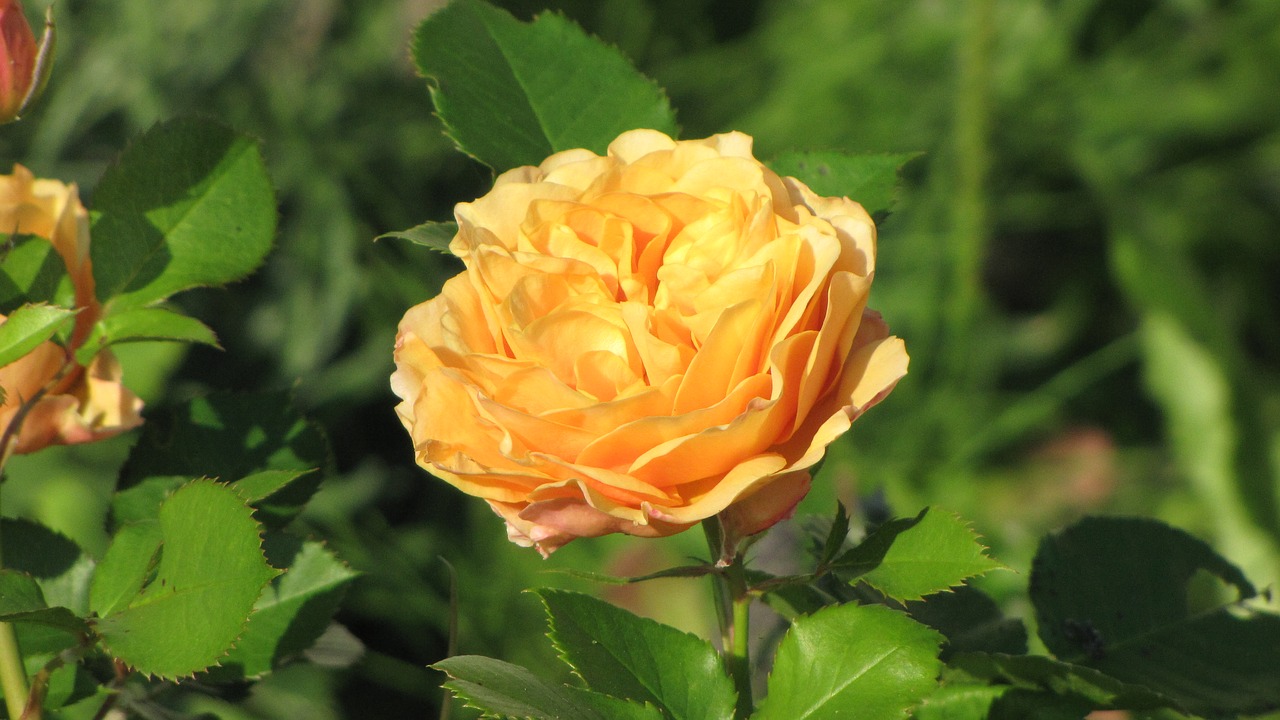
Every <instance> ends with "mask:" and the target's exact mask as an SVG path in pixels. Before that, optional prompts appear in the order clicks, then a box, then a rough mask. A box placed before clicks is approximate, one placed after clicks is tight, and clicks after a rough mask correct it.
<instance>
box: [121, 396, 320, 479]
mask: <svg viewBox="0 0 1280 720" xmlns="http://www.w3.org/2000/svg"><path fill="white" fill-rule="evenodd" d="M328 462H329V445H328V441H327V440H326V439H325V437H324V434H323V433H322V432H321V431H320V429H319V428H317V427H316V426H315V425H313V424H312V423H310V422H309V421H307V419H306V418H304V417H303V416H302V414H301V413H299V412H298V411H297V409H295V408H294V406H293V403H292V401H291V399H290V396H289V393H287V392H267V393H236V394H217V395H209V396H207V397H202V398H196V399H194V400H191V401H188V402H186V403H183V404H181V405H178V406H175V407H172V408H168V409H167V410H162V411H155V412H152V413H149V414H148V416H147V423H146V425H144V426H143V429H142V434H141V437H140V438H139V439H138V443H137V445H135V446H134V448H133V451H132V452H131V453H130V454H129V459H128V460H127V461H126V462H125V466H124V468H123V469H122V470H121V472H120V487H121V488H130V487H132V486H134V485H136V484H137V483H139V482H141V481H142V480H144V479H146V478H149V477H154V476H187V477H200V476H209V477H217V478H221V479H223V480H225V481H228V482H229V481H231V480H236V479H240V478H244V477H246V476H248V475H252V474H254V473H257V472H260V471H263V470H289V471H309V470H313V469H315V468H318V467H322V466H324V465H327V464H328ZM318 483H319V474H318V473H313V474H311V475H308V476H305V477H302V478H301V479H300V480H298V482H297V483H296V484H298V485H309V486H310V491H309V492H307V493H306V494H307V496H308V497H309V496H310V492H314V490H315V485H316V484H318Z"/></svg>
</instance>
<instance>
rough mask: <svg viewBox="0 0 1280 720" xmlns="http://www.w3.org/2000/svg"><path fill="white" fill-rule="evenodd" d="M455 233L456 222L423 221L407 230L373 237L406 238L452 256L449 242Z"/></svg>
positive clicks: (378, 238)
mask: <svg viewBox="0 0 1280 720" xmlns="http://www.w3.org/2000/svg"><path fill="white" fill-rule="evenodd" d="M457 234H458V223H456V222H424V223H422V224H421V225H415V226H414V227H411V228H409V229H408V230H401V231H399V232H389V233H383V234H381V235H379V236H378V237H376V238H374V240H383V239H386V238H396V239H399V240H408V241H409V242H411V243H414V244H417V245H422V246H423V247H426V248H430V249H431V250H435V251H436V252H438V253H442V254H445V255H449V256H452V255H453V253H452V252H450V251H449V243H451V242H453V236H454V235H457Z"/></svg>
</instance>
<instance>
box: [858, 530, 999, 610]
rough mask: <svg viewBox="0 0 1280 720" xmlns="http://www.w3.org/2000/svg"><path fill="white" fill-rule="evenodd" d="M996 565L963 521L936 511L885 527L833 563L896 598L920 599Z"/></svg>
mask: <svg viewBox="0 0 1280 720" xmlns="http://www.w3.org/2000/svg"><path fill="white" fill-rule="evenodd" d="M1000 567H1003V566H1002V565H1000V563H998V562H996V561H995V560H992V559H991V558H989V557H987V555H986V548H985V547H984V546H983V545H982V543H980V542H978V537H977V535H976V534H974V532H973V530H971V529H970V528H969V526H968V525H967V524H966V523H965V522H964V521H963V520H961V519H960V518H958V517H956V516H955V515H952V514H951V513H948V512H946V511H943V510H939V509H937V508H925V509H924V510H922V511H921V512H920V514H919V515H917V516H916V517H914V518H912V519H910V520H907V519H897V520H890V521H888V522H886V523H884V524H883V525H881V526H880V527H878V528H876V530H875V532H873V533H871V534H870V535H868V536H867V538H866V539H865V540H863V541H862V542H861V543H860V544H859V545H858V546H857V547H855V548H853V549H851V550H849V551H847V552H845V553H844V554H843V555H841V556H840V557H839V558H838V559H837V560H836V562H835V564H834V565H833V568H834V569H836V570H837V571H838V572H839V574H840V575H841V577H844V578H846V579H849V580H851V581H852V580H854V579H856V580H861V581H862V582H865V583H866V584H868V585H870V586H871V587H873V588H875V589H876V590H879V591H880V592H882V593H884V594H885V595H887V596H889V597H891V598H894V599H895V600H919V599H920V598H922V597H924V596H925V595H931V594H933V593H936V592H940V591H942V590H946V589H947V588H950V587H954V586H956V585H959V584H960V583H962V582H964V581H965V580H966V579H968V578H971V577H975V576H978V575H982V574H983V573H986V572H989V571H991V570H994V569H996V568H1000Z"/></svg>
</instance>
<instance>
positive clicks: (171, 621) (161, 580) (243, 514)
mask: <svg viewBox="0 0 1280 720" xmlns="http://www.w3.org/2000/svg"><path fill="white" fill-rule="evenodd" d="M158 526H159V529H160V535H161V538H162V545H161V546H160V554H159V559H158V562H157V564H156V567H155V572H154V573H151V572H149V571H146V570H144V571H143V573H142V574H143V575H144V579H143V583H142V586H141V588H140V589H139V590H138V591H137V592H136V593H135V594H133V595H132V597H128V598H127V599H126V596H127V595H128V593H127V592H124V590H126V589H127V586H128V585H131V584H132V581H135V580H136V578H137V576H138V573H137V569H138V568H141V567H144V566H145V564H148V563H149V562H150V558H152V557H154V556H155V552H154V551H152V552H151V553H150V554H149V555H148V553H147V552H146V550H147V549H148V548H149V547H150V545H149V544H148V543H145V542H139V541H138V540H139V538H133V539H132V540H131V544H132V545H133V546H134V549H135V550H139V549H140V550H141V552H134V553H133V554H131V555H130V557H129V558H128V562H127V563H124V564H126V565H128V568H129V569H130V570H131V571H133V573H132V574H131V575H129V574H122V575H119V576H114V575H113V577H112V581H111V582H110V583H109V589H110V590H111V591H112V592H106V591H99V588H98V587H97V581H96V579H95V587H94V588H93V593H92V595H93V598H94V599H95V606H97V607H102V608H103V609H104V610H105V611H106V612H105V614H103V615H102V617H101V618H100V619H99V620H98V621H97V631H98V634H99V635H100V636H101V638H102V641H103V644H104V645H105V647H106V648H107V650H108V651H109V652H110V653H111V654H112V655H113V656H114V657H115V658H117V659H118V660H120V661H122V662H124V663H125V664H127V665H129V666H131V667H133V668H136V669H137V670H138V671H139V672H143V673H146V674H148V675H156V676H159V677H162V678H177V677H180V676H185V675H190V674H191V673H194V672H197V671H199V670H203V669H205V668H208V667H209V666H211V665H213V664H214V663H216V662H218V660H219V659H220V658H222V657H223V656H225V655H226V653H227V651H228V650H230V649H231V646H232V644H233V643H234V642H235V640H236V638H238V637H239V636H240V635H241V633H242V632H243V631H244V627H245V623H246V621H247V619H248V617H249V613H250V612H251V611H252V610H253V606H254V603H255V602H256V601H257V599H258V596H259V595H260V594H261V592H262V589H263V588H264V587H265V586H266V584H267V583H268V582H270V581H271V579H272V578H274V577H275V576H276V574H277V571H276V570H274V569H272V568H271V567H270V566H269V565H267V562H266V560H265V559H264V558H263V555H262V548H261V545H260V539H259V536H258V533H259V526H258V524H257V523H256V522H255V521H254V519H253V515H252V511H251V510H250V508H249V506H248V505H246V504H245V502H244V500H243V499H242V498H241V497H240V496H239V495H237V494H236V492H235V491H234V490H232V489H230V488H227V487H225V486H222V485H219V484H218V483H214V482H211V481H207V480H201V481H196V482H192V483H190V484H188V485H186V486H184V487H182V488H180V489H179V490H177V491H176V492H174V493H173V495H171V496H170V497H169V499H168V500H166V501H165V503H164V505H163V506H162V507H161V508H160V518H159V521H158ZM130 527H137V526H130ZM142 539H145V538H142ZM114 546H115V543H113V544H112V548H111V549H109V550H108V555H110V554H111V551H112V550H114ZM107 559H108V558H104V559H103V564H104V565H106V564H107ZM125 575H127V576H128V579H129V580H130V581H131V582H130V583H124V582H117V581H116V579H117V578H118V577H123V576H125ZM99 603H101V604H99Z"/></svg>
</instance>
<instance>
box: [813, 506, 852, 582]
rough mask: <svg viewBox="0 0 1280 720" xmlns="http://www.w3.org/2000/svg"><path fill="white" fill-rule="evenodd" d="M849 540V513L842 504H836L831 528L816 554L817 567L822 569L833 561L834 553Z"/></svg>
mask: <svg viewBox="0 0 1280 720" xmlns="http://www.w3.org/2000/svg"><path fill="white" fill-rule="evenodd" d="M848 539H849V511H848V510H845V508H844V503H836V514H835V517H834V518H832V519H831V527H830V528H829V529H828V530H827V538H826V540H825V541H823V543H822V548H821V550H819V552H818V567H823V566H825V565H827V563H830V562H831V561H832V560H834V559H835V557H836V553H838V552H840V549H841V548H842V547H844V543H845V541H846V540H848Z"/></svg>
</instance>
